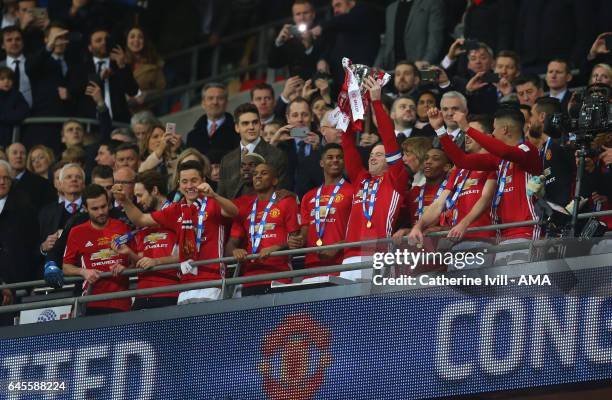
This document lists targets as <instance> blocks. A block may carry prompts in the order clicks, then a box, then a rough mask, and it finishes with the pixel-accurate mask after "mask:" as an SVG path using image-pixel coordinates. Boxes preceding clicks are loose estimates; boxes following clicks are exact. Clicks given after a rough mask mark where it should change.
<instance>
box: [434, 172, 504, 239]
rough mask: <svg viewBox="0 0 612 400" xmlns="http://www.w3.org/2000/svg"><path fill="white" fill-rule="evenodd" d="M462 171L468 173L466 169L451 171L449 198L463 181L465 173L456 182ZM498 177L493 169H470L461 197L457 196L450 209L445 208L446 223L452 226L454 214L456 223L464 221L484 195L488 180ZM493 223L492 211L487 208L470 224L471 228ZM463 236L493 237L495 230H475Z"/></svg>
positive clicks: (447, 186)
mask: <svg viewBox="0 0 612 400" xmlns="http://www.w3.org/2000/svg"><path fill="white" fill-rule="evenodd" d="M460 171H463V175H464V174H465V173H467V171H466V170H461V169H457V168H455V169H453V172H452V173H451V175H450V177H449V179H448V183H447V184H446V190H449V191H450V194H449V195H448V198H447V199H448V200H450V199H451V198H452V197H453V194H454V193H455V190H456V189H457V187H458V186H460V185H461V182H462V181H463V175H462V176H461V177H460V179H459V180H457V182H456V183H455V180H456V178H457V175H458V174H459V173H460ZM496 178H497V174H496V173H495V172H493V171H469V175H468V177H467V180H465V183H464V184H463V188H462V189H461V192H460V193H459V197H458V198H457V201H456V203H455V204H454V206H453V207H452V208H451V209H450V210H445V213H444V214H445V216H444V221H445V223H444V225H446V226H452V223H453V216H456V223H459V222H460V221H462V220H463V218H465V216H466V215H468V214H469V213H470V211H472V208H474V205H476V203H477V202H478V200H480V197H481V196H482V190H483V188H484V185H485V183H487V180H489V179H496ZM492 223H493V222H492V221H491V213H490V211H489V210H486V211H485V212H483V213H482V214H481V215H480V217H478V219H476V221H474V222H472V223H471V224H470V226H469V228H476V227H478V226H486V225H491V224H492ZM463 237H464V238H491V237H495V231H492V230H491V231H484V232H474V233H469V232H468V233H466V234H465V235H464V236H463Z"/></svg>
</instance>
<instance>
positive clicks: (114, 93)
mask: <svg viewBox="0 0 612 400" xmlns="http://www.w3.org/2000/svg"><path fill="white" fill-rule="evenodd" d="M111 70H112V73H111V75H110V76H109V78H108V86H109V90H110V101H111V111H112V115H113V120H114V121H120V122H129V120H130V111H129V109H128V104H127V100H126V98H125V96H126V95H128V96H135V95H136V94H137V93H138V84H137V83H136V80H134V76H133V74H132V68H131V66H130V65H126V66H125V67H124V68H119V67H117V64H115V62H114V61H111ZM92 75H96V66H95V65H94V62H93V58H92V57H91V56H89V57H88V58H87V60H86V61H85V62H83V63H82V64H79V65H76V66H75V68H73V69H72V70H71V71H70V74H69V76H68V90H69V92H70V95H71V96H72V98H73V99H74V103H75V109H76V113H77V114H78V116H80V117H84V118H92V119H95V118H96V104H95V102H94V101H93V99H92V98H91V97H89V96H87V95H86V94H85V88H86V87H87V83H88V82H89V77H90V76H92ZM98 84H99V85H102V86H101V87H102V88H104V83H103V82H98Z"/></svg>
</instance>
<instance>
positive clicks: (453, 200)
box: [446, 169, 472, 210]
mask: <svg viewBox="0 0 612 400" xmlns="http://www.w3.org/2000/svg"><path fill="white" fill-rule="evenodd" d="M471 172H472V171H468V170H465V169H461V170H459V173H458V174H457V176H456V177H455V181H454V182H453V186H454V187H455V193H453V196H452V197H451V198H450V199H446V209H447V210H450V209H451V208H453V206H454V205H455V203H456V202H457V199H458V198H459V195H460V194H461V192H462V191H463V186H464V185H465V182H467V179H468V177H469V176H470V173H471ZM463 174H465V175H463ZM459 179H462V180H461V181H460V182H459ZM457 182H459V184H458V185H457Z"/></svg>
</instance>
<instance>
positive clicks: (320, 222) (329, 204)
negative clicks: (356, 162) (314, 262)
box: [314, 178, 344, 246]
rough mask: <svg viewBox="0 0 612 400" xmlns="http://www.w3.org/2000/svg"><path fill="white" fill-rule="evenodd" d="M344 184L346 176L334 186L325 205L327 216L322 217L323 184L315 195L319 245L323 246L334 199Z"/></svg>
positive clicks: (315, 215)
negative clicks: (326, 224)
mask: <svg viewBox="0 0 612 400" xmlns="http://www.w3.org/2000/svg"><path fill="white" fill-rule="evenodd" d="M343 184H344V178H342V179H340V181H339V182H338V183H337V184H336V186H335V187H334V190H333V191H332V194H331V195H330V196H329V199H328V200H327V206H326V207H325V216H324V217H323V218H321V191H322V190H323V186H324V185H321V186H319V189H318V190H317V194H316V196H315V213H314V217H315V230H316V232H317V236H318V237H319V238H318V239H317V241H316V244H317V246H323V234H324V233H325V223H326V222H327V215H328V214H329V213H330V210H331V207H332V204H333V203H334V199H335V198H336V195H337V194H338V191H339V190H340V188H341V187H342V185H343Z"/></svg>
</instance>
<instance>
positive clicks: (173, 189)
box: [168, 147, 211, 201]
mask: <svg viewBox="0 0 612 400" xmlns="http://www.w3.org/2000/svg"><path fill="white" fill-rule="evenodd" d="M187 161H197V162H199V163H200V164H202V168H203V171H202V172H203V173H204V176H205V177H206V180H207V181H210V172H211V167H210V161H209V160H208V157H206V156H205V155H203V154H202V153H200V152H199V151H198V150H196V149H194V148H193V147H189V148H187V149H185V150H183V152H181V154H179V156H178V157H177V159H176V165H175V166H174V169H173V170H172V174H171V175H170V176H169V180H170V184H169V185H168V189H170V190H169V194H168V198H169V199H173V201H178V200H179V199H180V198H181V197H180V196H181V195H180V192H179V191H178V183H179V176H178V173H177V171H176V170H177V168H178V166H179V165H181V164H182V163H184V162H187Z"/></svg>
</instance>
